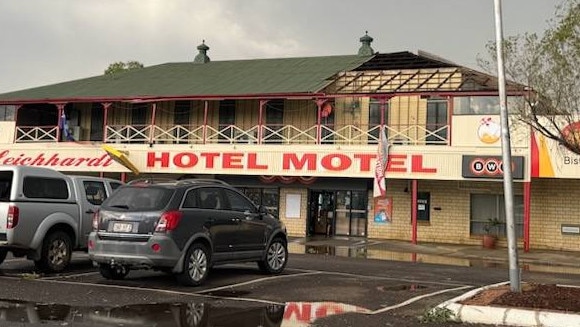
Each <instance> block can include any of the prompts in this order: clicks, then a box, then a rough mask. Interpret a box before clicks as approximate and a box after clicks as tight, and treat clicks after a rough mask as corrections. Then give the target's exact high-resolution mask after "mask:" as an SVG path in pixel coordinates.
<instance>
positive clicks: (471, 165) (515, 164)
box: [461, 156, 524, 179]
mask: <svg viewBox="0 0 580 327" xmlns="http://www.w3.org/2000/svg"><path fill="white" fill-rule="evenodd" d="M511 169H512V177H513V179H524V158H523V157H518V156H516V157H512V164H511ZM503 172H504V164H503V160H502V157H501V156H463V158H462V164H461V176H463V177H467V178H502V177H503Z"/></svg>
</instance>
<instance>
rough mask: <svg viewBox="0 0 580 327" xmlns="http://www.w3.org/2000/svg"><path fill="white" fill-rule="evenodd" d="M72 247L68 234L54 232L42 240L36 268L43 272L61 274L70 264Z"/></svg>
mask: <svg viewBox="0 0 580 327" xmlns="http://www.w3.org/2000/svg"><path fill="white" fill-rule="evenodd" d="M71 251H72V245H71V240H70V237H69V236H68V234H66V233H65V232H63V231H55V232H53V233H51V234H49V235H48V236H46V237H45V238H44V241H43V242H42V252H41V254H40V260H38V261H35V262H34V263H35V264H36V266H37V267H38V268H39V269H40V270H41V271H44V272H61V271H63V270H64V269H65V268H66V267H67V266H68V265H69V263H70V260H71Z"/></svg>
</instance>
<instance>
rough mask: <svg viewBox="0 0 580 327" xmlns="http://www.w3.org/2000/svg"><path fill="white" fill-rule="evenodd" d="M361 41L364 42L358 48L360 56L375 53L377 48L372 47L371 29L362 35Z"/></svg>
mask: <svg viewBox="0 0 580 327" xmlns="http://www.w3.org/2000/svg"><path fill="white" fill-rule="evenodd" d="M359 41H360V42H361V43H362V45H361V47H360V48H359V49H358V55H359V56H372V55H374V54H375V50H373V48H371V43H372V42H373V38H372V37H370V36H369V31H365V35H364V36H362V37H361V38H360V39H359Z"/></svg>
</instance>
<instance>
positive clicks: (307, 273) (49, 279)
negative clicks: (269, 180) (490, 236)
mask: <svg viewBox="0 0 580 327" xmlns="http://www.w3.org/2000/svg"><path fill="white" fill-rule="evenodd" d="M287 270H294V271H302V272H301V273H296V274H289V275H277V276H270V277H264V278H258V279H254V280H250V281H246V282H241V283H235V284H229V285H224V286H220V287H214V288H211V289H205V290H200V291H198V292H193V293H191V292H183V291H173V290H164V289H159V288H144V287H134V286H123V285H104V284H93V283H86V282H74V281H63V280H56V278H61V279H62V278H70V277H75V276H84V275H92V274H96V273H97V272H88V273H82V274H76V275H70V276H59V277H47V278H41V279H37V280H38V281H41V282H47V283H61V284H71V285H84V286H96V287H103V288H116V289H123V290H138V291H149V292H159V293H164V294H171V295H186V296H193V297H203V298H211V299H221V300H232V301H242V302H253V303H264V304H276V305H284V304H285V303H280V302H275V301H268V300H262V299H255V298H245V297H224V296H215V295H209V294H206V293H211V292H216V291H220V290H224V289H233V288H236V287H241V286H245V285H250V284H255V283H261V282H264V281H271V280H277V279H287V278H291V277H302V276H311V275H322V274H329V275H337V276H347V277H356V278H365V279H379V280H391V281H401V282H409V283H417V284H431V285H439V286H458V284H453V283H442V282H431V281H420V280H413V279H404V278H393V277H381V276H368V275H356V274H350V273H340V272H328V271H319V270H302V269H287ZM5 278H11V277H5ZM472 287H473V286H472V285H460V286H458V287H454V288H449V289H443V290H439V291H436V292H432V293H428V294H423V295H419V296H416V297H413V298H411V299H408V300H406V301H403V302H401V303H398V304H395V305H391V306H388V307H384V308H381V309H378V310H375V311H370V310H368V312H366V313H364V314H368V315H375V314H381V313H384V312H387V311H390V310H394V309H397V308H401V307H403V306H406V305H409V304H411V303H414V302H417V301H419V300H422V299H424V298H428V297H432V296H436V295H439V294H444V293H448V292H453V291H459V290H463V289H468V288H472Z"/></svg>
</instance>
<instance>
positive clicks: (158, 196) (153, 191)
mask: <svg viewBox="0 0 580 327" xmlns="http://www.w3.org/2000/svg"><path fill="white" fill-rule="evenodd" d="M172 195H173V190H170V189H166V188H158V187H129V186H126V187H121V188H119V189H117V190H116V191H115V196H113V197H110V198H107V200H105V202H103V205H102V207H103V208H109V209H110V208H121V209H127V210H139V211H149V210H151V211H153V210H161V209H163V208H165V207H166V206H167V204H169V200H170V199H171V196H172Z"/></svg>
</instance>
